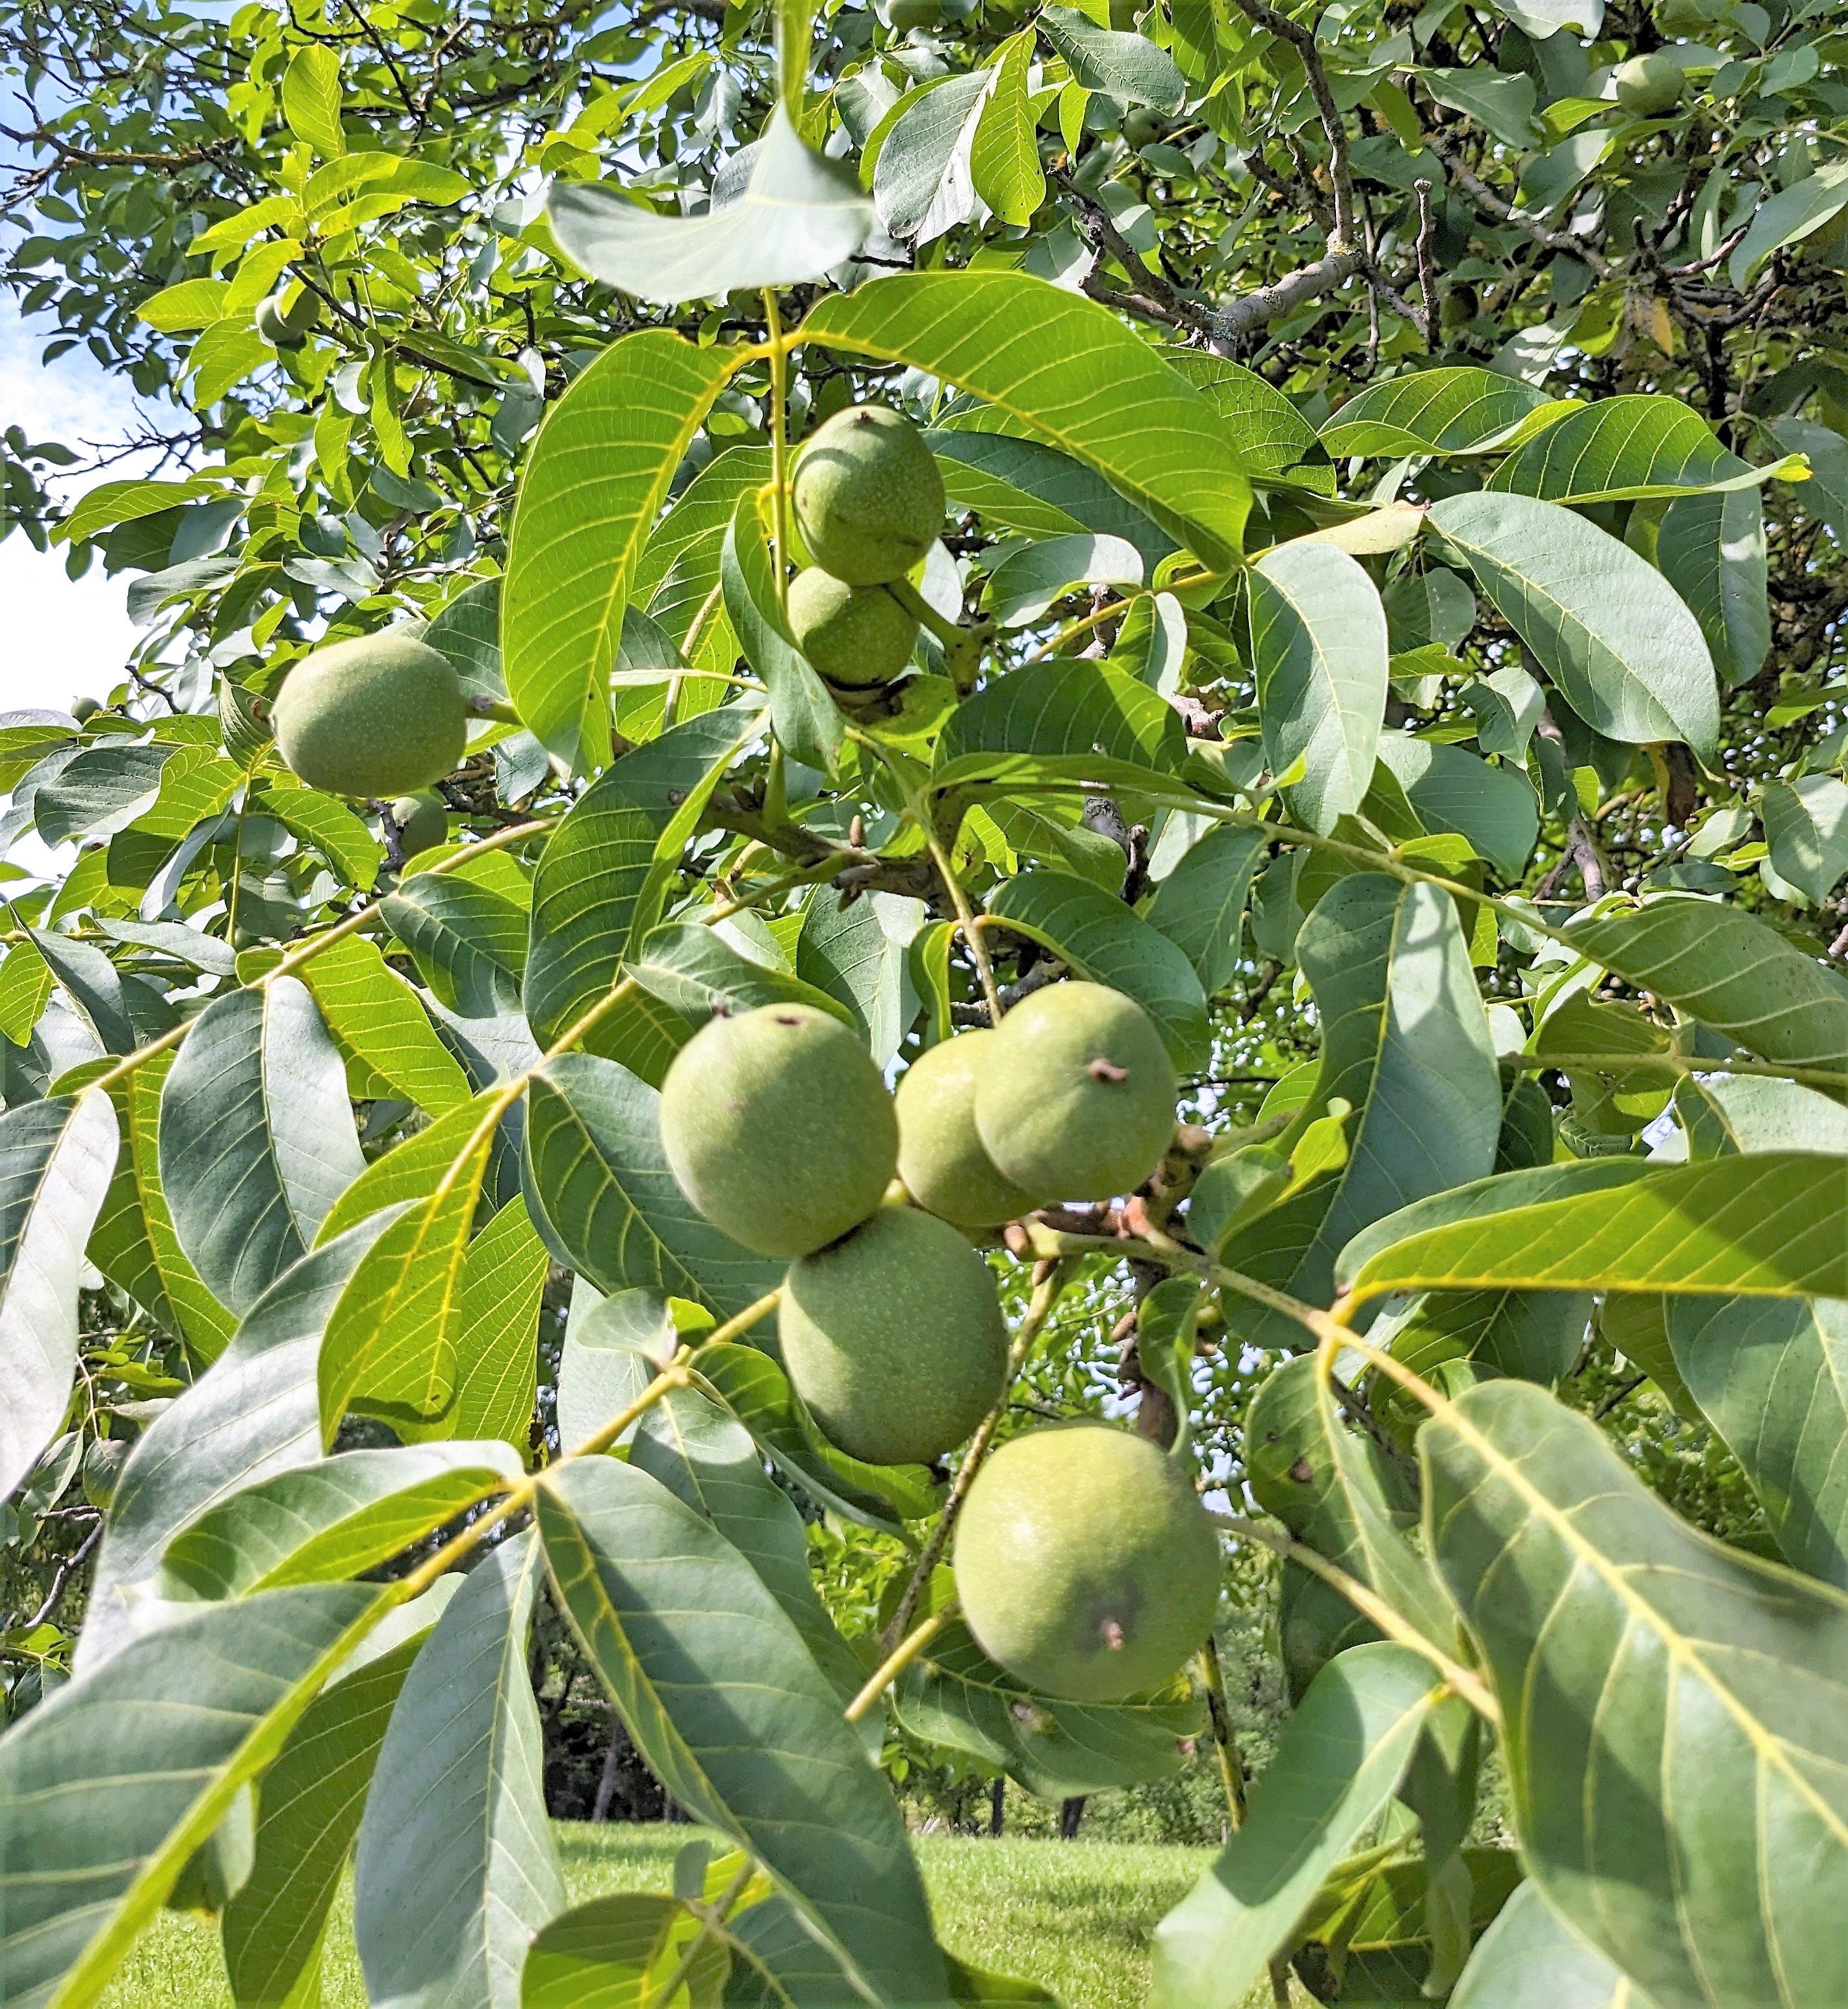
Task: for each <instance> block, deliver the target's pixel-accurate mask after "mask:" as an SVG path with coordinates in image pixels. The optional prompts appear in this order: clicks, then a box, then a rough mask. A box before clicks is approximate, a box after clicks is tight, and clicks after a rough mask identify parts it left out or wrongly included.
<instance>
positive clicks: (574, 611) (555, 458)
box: [501, 328, 735, 773]
mask: <svg viewBox="0 0 1848 2009" xmlns="http://www.w3.org/2000/svg"><path fill="white" fill-rule="evenodd" d="M733 367H735V365H734V360H733V358H732V356H731V354H730V353H729V352H728V351H727V350H726V349H724V348H722V347H712V348H708V349H697V348H695V347H694V346H693V344H692V343H690V342H685V341H683V340H682V339H681V338H680V337H679V335H672V334H669V332H667V331H665V329H658V328H645V329H643V330H641V331H639V332H637V333H636V334H633V335H625V336H624V337H623V338H622V340H620V341H619V342H612V344H611V345H610V346H609V347H608V349H605V351H604V352H603V353H602V355H601V356H598V359H597V360H596V361H595V362H594V363H591V365H590V367H588V368H587V369H586V370H583V371H582V372H581V373H580V374H579V375H578V376H577V377H576V378H575V379H574V380H573V383H572V385H571V388H570V389H569V391H568V392H566V394H565V395H564V396H563V397H562V398H561V399H559V401H558V402H557V403H556V404H555V405H554V406H552V409H551V410H550V412H549V413H548V414H547V416H546V418H545V420H544V423H543V424H542V425H541V427H540V429H539V434H538V437H537V439H536V440H534V442H533V445H532V448H531V449H530V452H529V454H528V455H527V463H526V468H525V472H524V473H523V477H522V478H521V480H520V494H519V499H518V501H517V503H516V506H515V508H514V512H513V526H512V528H511V530H510V531H509V536H508V551H507V573H506V583H505V586H504V588H503V590H502V603H501V649H502V671H503V673H504V674H505V678H506V680H507V693H508V696H509V697H510V698H511V699H512V700H513V703H514V705H515V707H516V709H517V710H518V711H519V713H520V717H522V718H523V719H524V720H525V721H526V723H527V727H528V728H530V731H531V732H533V734H534V736H535V737H536V738H537V739H538V740H539V741H540V742H541V744H542V745H543V746H544V747H545V748H546V749H547V750H548V752H550V753H555V754H556V755H557V756H559V759H560V760H565V761H566V762H568V763H569V764H570V765H571V767H573V769H574V770H576V771H580V772H584V773H591V772H594V771H595V770H596V769H598V768H599V767H603V766H605V765H606V764H607V763H608V760H609V753H610V737H609V695H608V689H609V685H608V679H609V673H610V671H612V669H613V668H615V660H616V650H617V648H618V646H619V642H620V639H621V636H622V632H623V609H624V608H625V607H626V605H627V604H628V601H629V590H630V582H631V581H632V579H633V577H634V574H635V567H636V563H637V560H638V558H640V555H641V550H642V547H643V545H644V544H645V543H646V542H647V536H648V532H649V530H650V529H651V527H652V526H653V524H654V518H655V516H656V513H657V512H658V510H659V509H660V507H661V505H662V502H663V501H665V499H666V496H667V489H668V484H669V481H670V480H672V478H673V474H674V470H675V469H676V468H677V467H678V466H679V464H680V459H681V456H682V455H683V454H684V453H685V452H686V448H687V445H688V443H689V442H690V441H691V439H692V438H693V434H694V433H695V432H696V431H697V430H698V428H699V427H700V425H701V422H702V421H703V420H704V417H705V416H706V413H707V412H708V410H709V409H711V404H712V401H713V399H715V398H716V397H717V396H718V394H719V392H721V391H722V389H723V388H725V384H726V381H728V379H729V377H730V376H731V374H732V369H733ZM592 493H594V495H595V498H596V503H595V506H594V508H589V507H587V506H586V498H587V495H589V494H592Z"/></svg>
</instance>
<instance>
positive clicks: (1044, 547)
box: [982, 530, 1146, 628]
mask: <svg viewBox="0 0 1848 2009" xmlns="http://www.w3.org/2000/svg"><path fill="white" fill-rule="evenodd" d="M1145 576H1146V570H1145V567H1144V562H1143V557H1142V554H1141V552H1140V551H1138V550H1137V547H1135V545H1133V544H1131V543H1130V541H1129V540H1128V539H1127V538H1126V537H1098V536H1096V535H1094V533H1091V532H1090V531H1087V530H1073V531H1069V532H1067V533H1066V534H1065V535H1064V536H1062V537H1047V538H1045V539H1043V540H1041V541H1040V542H1039V543H1038V544H1028V545H1027V546H1025V547H1023V548H1022V549H1020V550H1018V551H1013V552H1012V553H1010V554H1009V556H1007V557H1006V558H1003V559H1002V562H1001V563H1000V564H999V565H997V566H996V567H995V569H994V571H993V572H992V573H991V575H990V576H989V579H988V585H987V586H986V587H985V588H984V590H983V593H982V604H983V605H984V607H985V608H987V609H988V611H989V612H990V613H991V614H992V615H994V617H995V619H996V620H997V621H998V622H1000V623H1001V625H1002V626H1003V627H1004V628H1027V627H1030V626H1031V625H1033V624H1034V622H1037V621H1040V620H1041V619H1043V618H1045V614H1046V611H1047V610H1048V608H1051V607H1052V605H1053V604H1055V602H1056V601H1060V600H1062V599H1064V598H1065V597H1066V595H1067V594H1068V593H1073V592H1074V591H1076V590H1077V589H1078V588H1079V587H1080V586H1116V587H1119V588H1121V589H1128V588H1130V587H1133V586H1140V585H1142V584H1143V583H1144V579H1145Z"/></svg>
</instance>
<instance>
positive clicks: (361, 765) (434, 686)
mask: <svg viewBox="0 0 1848 2009" xmlns="http://www.w3.org/2000/svg"><path fill="white" fill-rule="evenodd" d="M271 723H272V724H273V725H274V726H275V733H276V745H277V747H278V749H279V750H280V752H281V753H282V758H283V759H284V760H286V761H287V762H288V764H289V768H290V770H291V771H292V772H293V773H294V774H296V775H298V776H299V777H300V778H301V779H302V780H303V781H306V782H307V783H308V784H309V785H310V787H312V788H325V789H326V790H327V791H328V792H329V793H330V794H332V795H365V796H374V795H382V796H384V797H385V798H387V799H389V798H391V797H392V796H393V795H409V794H410V792H411V791H412V790H413V789H414V788H427V786H428V785H429V784H430V783H431V782H432V781H435V780H436V779H437V778H438V776H439V775H443V774H448V773H449V772H450V771H451V770H452V769H453V768H454V767H456V765H457V764H458V763H459V761H460V760H461V759H462V753H463V746H464V744H465V743H466V740H467V738H468V709H467V707H466V704H465V703H464V702H463V695H462V686H461V685H460V684H459V683H458V682H456V672H455V671H454V670H452V668H450V667H449V658H448V657H446V656H444V655H442V654H439V653H438V651H437V650H435V649H433V648H431V647H430V645H429V644H428V643H427V642H419V641H415V640H413V639H412V638H411V637H410V636H408V635H401V634H398V633H396V632H394V631H393V630H392V629H385V630H383V631H381V632H380V633H378V634H376V635H361V636H358V637H357V638H356V640H353V641H350V642H335V643H332V645H331V646H329V647H327V648H325V649H317V650H315V651H314V654H312V655H308V656H304V657H303V658H302V660H301V661H300V662H299V663H297V664H296V665H295V667H294V668H293V669H292V670H291V671H289V675H287V677H286V678H285V679H283V683H282V689H281V690H280V691H279V692H278V693H277V696H276V701H275V706H274V707H273V708H272V710H271Z"/></svg>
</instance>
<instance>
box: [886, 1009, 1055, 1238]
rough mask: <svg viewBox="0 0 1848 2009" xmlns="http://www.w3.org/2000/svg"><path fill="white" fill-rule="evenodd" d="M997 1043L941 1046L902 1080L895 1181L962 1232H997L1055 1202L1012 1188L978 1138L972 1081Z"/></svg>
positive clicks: (980, 1036)
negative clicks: (997, 1229)
mask: <svg viewBox="0 0 1848 2009" xmlns="http://www.w3.org/2000/svg"><path fill="white" fill-rule="evenodd" d="M994 1038H995V1035H994V1034H993V1033H991V1032H975V1033H963V1034H962V1035H961V1036H959V1038H956V1039H953V1040H942V1041H941V1042H939V1043H938V1044H937V1045H936V1046H934V1047H931V1048H930V1049H929V1050H928V1051H927V1052H924V1053H922V1054H919V1055H918V1057H917V1059H916V1060H914V1061H913V1062H912V1063H911V1065H910V1067H908V1068H906V1070H905V1072H904V1073H903V1075H902V1076H901V1077H900V1078H899V1087H898V1095H897V1097H896V1100H897V1103H898V1110H899V1178H901V1179H903V1181H904V1182H905V1190H906V1192H908V1193H910V1196H911V1197H912V1198H913V1199H914V1200H916V1201H917V1203H918V1205H919V1206H921V1207H923V1208H924V1209H925V1210H927V1211H928V1212H929V1213H931V1214H938V1215H940V1216H941V1217H942V1218H943V1219H944V1220H945V1221H953V1222H954V1223H955V1224H956V1226H957V1227H959V1228H997V1227H998V1226H999V1225H1000V1224H1001V1223H1002V1221H1014V1220H1017V1219H1018V1218H1019V1217H1020V1215H1022V1214H1030V1213H1031V1212H1032V1211H1033V1210H1034V1208H1035V1207H1036V1206H1040V1205H1041V1203H1043V1202H1044V1201H1045V1200H1046V1199H1049V1198H1055V1197H1057V1196H1055V1195H1050V1194H1046V1193H1034V1192H1028V1191H1027V1189H1026V1188H1025V1187H1024V1186H1020V1185H1015V1183H1014V1182H1013V1180H1012V1179H1010V1178H1008V1176H1007V1175H1006V1173H1005V1172H1003V1171H1002V1170H1001V1168H1000V1167H999V1166H998V1165H997V1164H995V1160H993V1159H992V1158H991V1157H989V1156H988V1153H987V1151H986V1150H984V1148H983V1146H982V1140H981V1138H980V1137H979V1136H977V1134H976V1129H975V1081H976V1074H977V1069H978V1068H979V1066H980V1065H981V1059H982V1056H983V1055H984V1054H985V1053H986V1052H987V1051H988V1048H989V1047H990V1045H991V1043H993V1040H994Z"/></svg>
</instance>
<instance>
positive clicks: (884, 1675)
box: [846, 1598, 956, 1723]
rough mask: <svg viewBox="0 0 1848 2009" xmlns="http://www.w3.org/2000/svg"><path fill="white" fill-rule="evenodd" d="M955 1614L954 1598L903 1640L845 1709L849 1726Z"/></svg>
mask: <svg viewBox="0 0 1848 2009" xmlns="http://www.w3.org/2000/svg"><path fill="white" fill-rule="evenodd" d="M953 1617H956V1600H955V1599H954V1598H952V1599H951V1600H950V1601H949V1603H947V1604H946V1605H945V1606H944V1607H942V1610H938V1611H933V1612H932V1613H931V1615H930V1617H928V1618H927V1619H926V1620H925V1621H924V1623H923V1624H922V1625H919V1626H917V1627H915V1628H913V1630H912V1632H910V1633H909V1634H908V1635H906V1638H904V1639H902V1640H900V1641H899V1643H898V1645H897V1646H895V1647H894V1648H893V1649H892V1651H891V1652H890V1653H888V1654H887V1655H886V1656H885V1659H884V1660H881V1662H880V1663H879V1665H878V1667H877V1668H875V1669H874V1671H873V1674H871V1677H870V1678H869V1679H868V1680H867V1684H866V1685H865V1687H864V1688H862V1689H861V1690H860V1692H859V1694H858V1695H856V1696H855V1697H854V1698H853V1700H852V1701H851V1702H850V1703H848V1705H847V1707H846V1719H847V1720H848V1721H849V1722H850V1723H857V1722H859V1720H860V1718H861V1717H864V1716H865V1715H866V1714H867V1713H868V1712H869V1711H870V1710H871V1709H872V1708H873V1706H874V1704H875V1703H878V1699H879V1698H880V1697H881V1695H884V1694H885V1691H886V1690H887V1689H888V1688H890V1687H891V1686H892V1683H893V1682H894V1681H896V1680H897V1679H898V1678H899V1675H900V1674H903V1672H904V1671H905V1670H906V1668H907V1667H910V1664H911V1663H912V1662H913V1660H916V1659H917V1656H918V1655H919V1654H920V1653H922V1652H923V1651H924V1649H925V1647H927V1646H929V1644H930V1643H931V1641H932V1640H933V1639H935V1638H936V1636H937V1635H938V1633H939V1632H942V1630H943V1628H944V1627H945V1626H946V1625H948V1624H949V1621H951V1620H952V1618H953Z"/></svg>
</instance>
